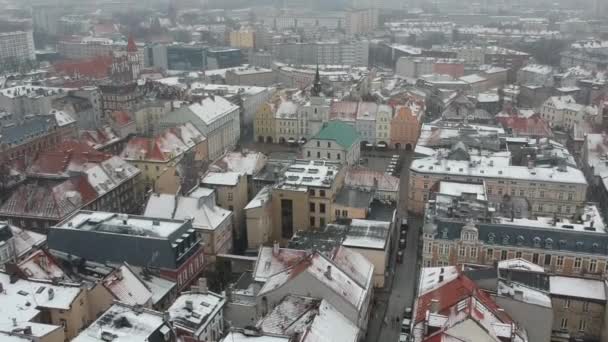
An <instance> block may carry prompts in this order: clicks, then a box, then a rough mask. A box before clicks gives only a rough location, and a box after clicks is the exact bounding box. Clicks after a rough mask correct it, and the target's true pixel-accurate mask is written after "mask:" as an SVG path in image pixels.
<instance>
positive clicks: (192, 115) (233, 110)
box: [160, 96, 241, 160]
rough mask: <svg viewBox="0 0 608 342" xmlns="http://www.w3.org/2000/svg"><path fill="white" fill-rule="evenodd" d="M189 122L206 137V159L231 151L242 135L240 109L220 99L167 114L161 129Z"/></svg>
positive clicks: (209, 100)
mask: <svg viewBox="0 0 608 342" xmlns="http://www.w3.org/2000/svg"><path fill="white" fill-rule="evenodd" d="M187 122H191V123H192V124H193V125H194V126H195V127H196V128H197V129H198V130H199V131H201V133H202V134H203V135H204V136H206V137H207V144H208V149H209V159H212V160H213V159H215V158H218V157H219V156H221V155H222V154H224V152H225V151H226V150H230V149H232V148H234V146H235V145H236V144H237V142H238V140H239V138H240V136H241V126H240V110H239V107H238V106H237V105H235V104H233V103H232V102H230V101H228V100H226V99H225V98H223V97H221V96H209V97H207V98H205V99H202V100H200V101H199V102H195V103H192V104H190V105H187V104H186V105H185V106H183V104H182V107H180V108H179V109H177V110H175V111H172V112H169V113H168V114H167V115H166V116H165V117H164V118H163V119H162V121H161V124H160V126H161V127H160V129H164V128H168V127H172V126H177V125H181V124H185V123H187Z"/></svg>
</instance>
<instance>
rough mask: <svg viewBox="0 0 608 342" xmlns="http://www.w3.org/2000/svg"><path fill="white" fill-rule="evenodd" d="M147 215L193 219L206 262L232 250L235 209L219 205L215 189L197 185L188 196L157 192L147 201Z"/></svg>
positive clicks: (145, 211)
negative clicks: (231, 210) (233, 211)
mask: <svg viewBox="0 0 608 342" xmlns="http://www.w3.org/2000/svg"><path fill="white" fill-rule="evenodd" d="M144 216H146V217H160V218H165V219H176V220H187V219H190V220H192V226H193V227H194V229H196V230H197V231H198V232H199V234H200V235H201V237H202V239H201V241H202V244H203V246H202V247H203V252H204V253H205V263H211V262H213V261H214V260H215V256H216V255H217V254H223V253H226V254H227V253H230V252H232V230H233V220H234V219H233V213H232V212H230V211H228V210H226V209H223V208H222V207H220V206H218V205H217V201H216V192H215V190H213V189H207V188H202V187H197V188H195V189H193V190H192V191H191V192H190V193H188V194H187V195H186V196H179V195H175V194H162V193H154V194H152V195H151V196H150V198H149V199H148V202H147V203H146V209H145V210H144Z"/></svg>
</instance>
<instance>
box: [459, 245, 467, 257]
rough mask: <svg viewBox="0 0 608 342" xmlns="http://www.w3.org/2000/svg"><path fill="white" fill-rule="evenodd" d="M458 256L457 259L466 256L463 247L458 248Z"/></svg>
mask: <svg viewBox="0 0 608 342" xmlns="http://www.w3.org/2000/svg"><path fill="white" fill-rule="evenodd" d="M458 256H459V257H464V256H466V249H465V247H464V246H460V247H459V248H458Z"/></svg>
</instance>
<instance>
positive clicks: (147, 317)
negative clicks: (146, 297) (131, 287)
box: [72, 302, 170, 342]
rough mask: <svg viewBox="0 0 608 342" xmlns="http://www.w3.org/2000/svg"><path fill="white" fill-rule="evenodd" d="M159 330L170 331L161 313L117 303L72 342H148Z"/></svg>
mask: <svg viewBox="0 0 608 342" xmlns="http://www.w3.org/2000/svg"><path fill="white" fill-rule="evenodd" d="M159 330H160V331H161V333H162V332H163V330H164V331H167V332H169V331H170V329H169V327H167V326H166V325H165V323H164V321H163V316H162V315H161V314H160V313H158V312H156V311H151V310H146V309H140V308H135V307H130V306H127V305H125V304H122V303H118V302H117V303H115V304H114V305H112V306H111V307H110V308H109V309H108V310H106V312H104V313H103V314H102V315H101V316H100V317H99V318H98V319H97V320H96V321H95V322H93V323H91V325H89V326H88V327H87V328H86V329H85V330H83V331H82V332H80V334H78V336H76V337H75V338H74V339H73V340H72V342H101V341H108V338H110V337H111V338H112V341H117V342H118V341H120V342H122V341H129V342H147V341H149V340H150V338H151V335H152V334H153V333H155V332H157V331H159Z"/></svg>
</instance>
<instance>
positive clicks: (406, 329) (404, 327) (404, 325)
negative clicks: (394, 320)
mask: <svg viewBox="0 0 608 342" xmlns="http://www.w3.org/2000/svg"><path fill="white" fill-rule="evenodd" d="M411 324H412V320H411V319H409V318H404V319H403V321H401V333H402V334H409V333H410V329H411V326H410V325H411Z"/></svg>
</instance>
